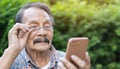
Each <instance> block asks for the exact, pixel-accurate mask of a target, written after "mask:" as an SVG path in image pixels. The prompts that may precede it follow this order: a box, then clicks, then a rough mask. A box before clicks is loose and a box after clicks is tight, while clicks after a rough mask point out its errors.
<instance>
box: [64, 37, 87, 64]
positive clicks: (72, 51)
mask: <svg viewBox="0 0 120 69" xmlns="http://www.w3.org/2000/svg"><path fill="white" fill-rule="evenodd" d="M88 42H89V39H88V38H87V37H73V38H70V39H69V40H68V44H67V49H66V58H67V60H69V61H70V62H72V63H73V64H74V62H73V61H72V60H71V55H76V56H78V57H79V58H81V59H82V60H84V59H85V53H86V49H87V46H88Z"/></svg>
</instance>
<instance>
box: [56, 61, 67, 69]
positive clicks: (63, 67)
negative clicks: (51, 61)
mask: <svg viewBox="0 0 120 69" xmlns="http://www.w3.org/2000/svg"><path fill="white" fill-rule="evenodd" d="M58 67H59V68H60V69H67V68H65V66H64V65H63V63H62V62H59V63H58Z"/></svg>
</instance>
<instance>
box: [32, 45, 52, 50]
mask: <svg viewBox="0 0 120 69" xmlns="http://www.w3.org/2000/svg"><path fill="white" fill-rule="evenodd" d="M34 46H35V49H36V50H37V51H45V50H48V49H49V48H50V45H49V44H35V45H34Z"/></svg>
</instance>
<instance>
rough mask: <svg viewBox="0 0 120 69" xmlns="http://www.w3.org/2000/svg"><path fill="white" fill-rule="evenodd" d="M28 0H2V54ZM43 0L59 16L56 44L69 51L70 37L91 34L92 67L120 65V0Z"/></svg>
mask: <svg viewBox="0 0 120 69" xmlns="http://www.w3.org/2000/svg"><path fill="white" fill-rule="evenodd" d="M31 1H32V0H31ZM41 1H42V0H41ZM26 2H27V1H24V0H23V1H18V0H13V1H9V0H4V1H1V2H0V8H1V10H0V13H2V15H0V24H1V25H0V29H1V31H0V32H1V34H0V38H1V39H0V46H2V47H0V54H2V53H3V50H4V49H5V48H6V47H7V32H8V30H9V29H10V28H11V27H12V25H13V24H14V16H15V14H16V12H17V11H18V9H19V8H20V7H21V6H22V5H23V4H25V3H26ZM42 2H45V3H47V4H48V5H49V6H50V7H51V10H52V13H53V15H54V18H55V22H56V25H55V27H54V32H55V33H54V37H53V45H54V46H55V47H56V48H57V49H59V50H62V51H65V50H66V46H67V41H68V39H69V38H70V37H88V38H89V40H90V42H89V46H88V52H89V54H90V57H91V63H92V69H119V68H120V66H119V65H120V59H119V58H120V56H118V55H119V54H120V47H119V45H120V39H119V38H120V16H119V15H120V10H119V6H120V1H119V0H103V1H102V0H98V1H95V0H91V1H88V0H81V1H80V0H68V1H65V0H44V1H42ZM3 7H4V8H3ZM3 34H4V35H3Z"/></svg>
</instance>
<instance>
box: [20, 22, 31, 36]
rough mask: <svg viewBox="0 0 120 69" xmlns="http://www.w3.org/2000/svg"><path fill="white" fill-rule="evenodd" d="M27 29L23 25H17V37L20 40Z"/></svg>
mask: <svg viewBox="0 0 120 69" xmlns="http://www.w3.org/2000/svg"><path fill="white" fill-rule="evenodd" d="M28 30H29V29H28V27H27V25H25V24H22V25H21V26H20V25H19V27H18V37H19V38H22V37H23V36H24V34H25V33H26V32H28Z"/></svg>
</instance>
